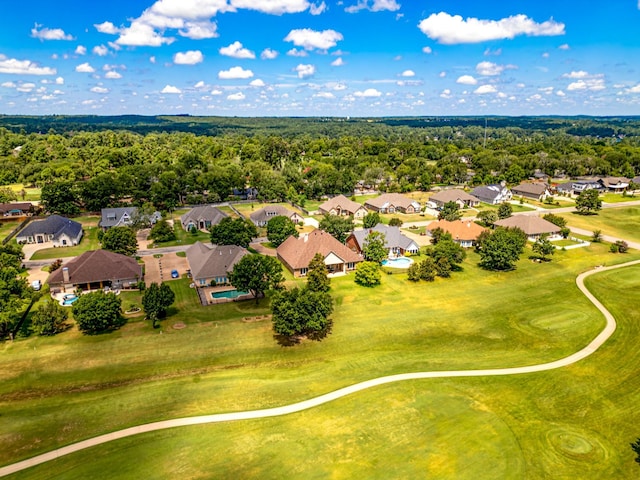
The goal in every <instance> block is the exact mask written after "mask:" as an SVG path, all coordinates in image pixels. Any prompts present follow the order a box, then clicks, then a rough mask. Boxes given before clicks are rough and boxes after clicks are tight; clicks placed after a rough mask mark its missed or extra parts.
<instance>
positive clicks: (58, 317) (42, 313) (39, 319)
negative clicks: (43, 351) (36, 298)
mask: <svg viewBox="0 0 640 480" xmlns="http://www.w3.org/2000/svg"><path fill="white" fill-rule="evenodd" d="M68 317H69V313H68V312H67V310H65V308H64V307H62V306H61V305H60V304H59V303H58V302H56V301H55V300H52V299H49V300H47V301H46V302H45V303H43V304H42V305H40V306H39V307H38V309H37V310H36V311H35V312H34V313H33V314H32V315H31V329H32V330H33V332H34V333H35V334H36V335H40V336H52V335H55V334H57V333H60V332H62V331H64V330H65V329H66V328H67V327H68V324H67V323H66V322H67V318H68Z"/></svg>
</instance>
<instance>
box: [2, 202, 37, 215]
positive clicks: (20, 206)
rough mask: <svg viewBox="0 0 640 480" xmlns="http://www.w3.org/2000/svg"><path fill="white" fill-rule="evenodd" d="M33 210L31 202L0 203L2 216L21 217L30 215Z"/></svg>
mask: <svg viewBox="0 0 640 480" xmlns="http://www.w3.org/2000/svg"><path fill="white" fill-rule="evenodd" d="M33 211H34V206H33V203H31V202H16V203H0V216H3V217H23V216H26V215H31V214H32V213H33Z"/></svg>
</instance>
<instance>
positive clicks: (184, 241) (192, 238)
mask: <svg viewBox="0 0 640 480" xmlns="http://www.w3.org/2000/svg"><path fill="white" fill-rule="evenodd" d="M173 231H174V232H175V234H176V239H175V240H171V241H170V242H156V243H153V244H150V245H149V247H150V248H153V247H176V246H178V245H193V244H194V243H196V242H198V241H199V242H203V243H210V242H211V234H210V233H209V232H203V231H201V230H198V231H197V232H196V234H195V235H193V234H192V233H191V232H187V231H186V230H184V229H183V228H182V224H181V223H180V219H179V217H178V218H174V221H173Z"/></svg>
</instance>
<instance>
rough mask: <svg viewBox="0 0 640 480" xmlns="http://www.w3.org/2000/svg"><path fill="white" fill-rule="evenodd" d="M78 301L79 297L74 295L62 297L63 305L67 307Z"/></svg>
mask: <svg viewBox="0 0 640 480" xmlns="http://www.w3.org/2000/svg"><path fill="white" fill-rule="evenodd" d="M76 300H78V296H77V295H74V294H68V295H65V296H64V297H62V305H64V306H67V305H71V304H72V303H73V302H75V301H76Z"/></svg>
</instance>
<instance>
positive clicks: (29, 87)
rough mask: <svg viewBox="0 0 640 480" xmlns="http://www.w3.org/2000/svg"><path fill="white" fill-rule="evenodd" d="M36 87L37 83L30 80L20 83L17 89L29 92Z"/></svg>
mask: <svg viewBox="0 0 640 480" xmlns="http://www.w3.org/2000/svg"><path fill="white" fill-rule="evenodd" d="M34 88H36V84H35V83H30V82H29V83H21V84H20V85H18V87H17V88H16V90H18V91H19V92H22V93H29V92H31V91H33V89H34Z"/></svg>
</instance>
